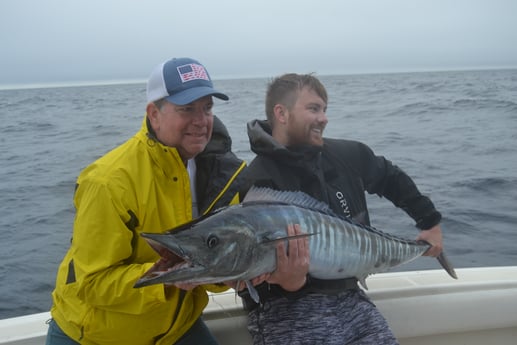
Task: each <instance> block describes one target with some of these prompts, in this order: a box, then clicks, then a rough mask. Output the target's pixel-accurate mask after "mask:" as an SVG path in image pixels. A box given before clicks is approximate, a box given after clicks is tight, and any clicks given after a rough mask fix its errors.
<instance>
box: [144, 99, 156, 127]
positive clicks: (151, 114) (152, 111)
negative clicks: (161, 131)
mask: <svg viewBox="0 0 517 345" xmlns="http://www.w3.org/2000/svg"><path fill="white" fill-rule="evenodd" d="M146 111H147V117H148V118H149V121H150V122H151V124H155V123H156V120H157V118H158V111H159V109H158V107H157V106H156V104H154V103H153V102H151V103H148V104H147V107H146Z"/></svg>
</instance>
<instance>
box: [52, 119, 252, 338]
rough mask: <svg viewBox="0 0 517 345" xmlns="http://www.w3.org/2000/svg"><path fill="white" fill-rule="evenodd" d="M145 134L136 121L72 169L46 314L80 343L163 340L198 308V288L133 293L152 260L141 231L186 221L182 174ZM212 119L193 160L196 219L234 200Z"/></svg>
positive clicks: (225, 147)
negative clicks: (66, 224)
mask: <svg viewBox="0 0 517 345" xmlns="http://www.w3.org/2000/svg"><path fill="white" fill-rule="evenodd" d="M152 138H153V136H152V135H150V134H149V131H148V126H147V122H146V120H144V123H143V126H142V128H141V130H140V131H139V132H138V133H137V134H136V135H135V136H134V137H132V138H131V139H129V140H128V141H127V142H125V143H124V144H122V145H121V146H119V147H117V148H115V149H114V150H113V151H111V152H109V153H107V154H106V155H105V156H103V157H101V158H100V159H98V160H97V161H96V162H94V163H93V164H91V165H90V166H88V167H87V168H86V169H85V170H84V171H82V172H81V174H80V176H79V178H78V180H77V186H76V192H75V196H74V204H75V208H76V216H75V220H74V229H73V238H72V242H71V247H70V249H69V251H68V253H67V254H66V256H65V258H64V259H63V261H62V263H61V265H60V267H59V270H58V273H57V279H56V288H55V290H54V292H53V293H52V296H53V306H52V308H51V314H52V317H53V318H54V320H55V321H56V322H57V324H58V325H59V327H60V328H61V329H62V330H63V331H64V332H65V333H66V334H67V335H68V336H69V337H71V338H73V339H74V340H76V341H78V342H79V343H81V344H98V345H109V344H124V345H127V344H138V345H146V344H167V345H170V344H173V343H175V342H176V341H177V340H178V339H179V338H180V337H181V336H182V335H183V334H185V332H186V331H187V330H188V329H189V328H190V327H191V326H192V324H193V323H194V322H195V321H196V320H197V319H198V317H199V316H200V315H201V313H202V311H203V309H204V308H205V306H206V305H207V303H208V296H207V293H206V289H210V290H211V291H214V292H219V291H223V290H225V289H226V288H225V287H221V286H216V285H207V286H199V287H197V288H195V289H193V290H191V291H183V290H180V289H178V288H175V287H172V286H167V287H165V286H164V285H163V284H158V285H152V286H147V287H142V288H133V285H134V283H135V282H136V281H137V280H138V279H139V278H140V276H142V275H143V274H144V273H145V272H146V271H147V270H148V269H149V268H151V266H152V265H153V264H154V262H156V261H157V260H158V258H159V256H158V254H157V253H156V252H155V251H154V250H153V249H151V247H150V246H149V245H148V244H147V242H146V241H145V240H144V239H143V238H142V237H140V236H139V234H140V233H141V232H164V231H166V230H169V229H171V228H173V227H176V226H178V225H180V224H182V223H185V222H187V221H189V220H191V219H192V199H191V194H190V181H189V175H188V172H187V170H186V168H185V165H184V164H183V162H182V160H181V159H180V156H179V155H178V152H177V151H176V149H174V148H170V147H166V146H164V145H162V144H160V143H159V142H157V141H156V140H154V139H152ZM230 150H231V140H230V137H229V136H228V133H227V131H226V128H225V127H224V125H223V124H222V123H221V122H220V121H219V120H218V119H217V118H216V117H214V130H213V134H212V139H211V141H210V143H209V144H208V145H207V147H206V149H205V151H204V152H203V153H201V154H200V155H198V156H197V157H196V164H197V175H196V183H197V190H198V193H197V194H198V205H199V211H200V213H206V212H209V211H210V210H212V209H214V208H216V207H220V206H223V205H227V204H229V203H234V202H236V201H237V194H236V193H237V190H238V186H237V185H236V183H235V178H236V176H237V175H238V174H239V173H240V171H241V170H242V169H243V168H244V165H245V164H244V163H243V162H242V161H241V160H239V159H237V157H236V156H235V155H234V154H233V153H232V152H231V151H230Z"/></svg>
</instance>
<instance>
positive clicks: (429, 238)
mask: <svg viewBox="0 0 517 345" xmlns="http://www.w3.org/2000/svg"><path fill="white" fill-rule="evenodd" d="M416 240H417V241H426V242H427V243H429V244H430V245H431V248H429V249H428V250H427V251H426V252H425V253H424V255H425V256H433V257H437V256H438V255H440V253H441V252H442V250H443V239H442V229H441V227H440V224H438V225H435V226H433V227H432V228H431V229H429V230H422V231H421V232H420V235H418V237H417V238H416Z"/></svg>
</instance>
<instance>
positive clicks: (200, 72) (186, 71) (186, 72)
mask: <svg viewBox="0 0 517 345" xmlns="http://www.w3.org/2000/svg"><path fill="white" fill-rule="evenodd" d="M178 72H179V74H180V78H181V81H182V82H183V83H185V82H187V81H190V80H195V79H203V80H210V79H209V78H208V73H206V70H205V68H204V67H203V66H201V65H198V64H195V63H189V64H187V65H183V66H178Z"/></svg>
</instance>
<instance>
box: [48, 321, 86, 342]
mask: <svg viewBox="0 0 517 345" xmlns="http://www.w3.org/2000/svg"><path fill="white" fill-rule="evenodd" d="M45 345H80V344H79V343H78V342H76V341H74V340H73V339H72V338H70V337H69V336H68V335H66V334H65V333H64V332H63V331H62V330H61V328H59V326H58V325H57V323H56V321H54V319H50V321H49V322H48V332H47V340H46V342H45Z"/></svg>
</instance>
